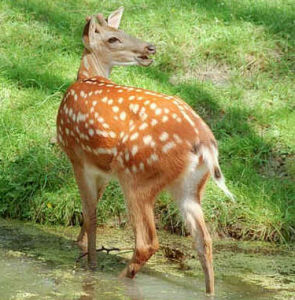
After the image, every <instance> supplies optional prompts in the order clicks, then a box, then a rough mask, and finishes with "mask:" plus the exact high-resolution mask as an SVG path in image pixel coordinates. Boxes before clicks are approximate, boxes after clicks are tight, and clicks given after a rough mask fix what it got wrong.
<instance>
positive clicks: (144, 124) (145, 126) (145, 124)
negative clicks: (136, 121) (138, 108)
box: [138, 123, 148, 130]
mask: <svg viewBox="0 0 295 300" xmlns="http://www.w3.org/2000/svg"><path fill="white" fill-rule="evenodd" d="M147 127H148V124H147V123H142V124H141V125H140V126H139V127H138V129H139V130H145V129H146V128H147Z"/></svg>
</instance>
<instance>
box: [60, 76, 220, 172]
mask: <svg viewBox="0 0 295 300" xmlns="http://www.w3.org/2000/svg"><path fill="white" fill-rule="evenodd" d="M57 136H58V141H59V143H60V144H61V145H62V147H63V149H64V151H65V152H66V153H67V154H68V156H69V157H70V159H72V160H75V159H76V160H77V159H78V160H79V159H80V160H85V161H89V162H91V164H93V163H94V164H95V165H96V166H97V167H98V168H99V169H101V170H103V171H105V172H112V173H120V172H125V173H126V174H138V173H140V172H141V173H144V174H145V176H153V175H152V174H161V173H163V172H166V173H169V172H171V174H172V173H174V171H173V170H175V172H176V171H177V172H178V173H179V170H180V169H181V168H184V167H185V165H186V161H187V158H188V153H191V152H194V151H196V149H197V147H198V146H199V145H200V144H210V143H211V144H212V143H213V144H215V143H216V142H215V139H214V136H213V134H212V132H211V131H210V129H209V128H208V126H207V125H206V124H205V123H204V122H203V121H202V119H201V118H200V117H199V116H198V115H197V114H196V113H195V112H194V111H193V110H192V109H191V108H190V107H189V106H188V105H187V104H186V103H185V102H184V101H182V100H181V99H179V98H177V97H172V96H167V95H164V94H159V93H155V92H151V91H148V90H145V89H139V88H133V87H127V86H121V85H117V84H115V83H112V82H110V81H109V80H107V79H105V78H101V77H94V78H91V79H87V80H84V81H77V82H76V83H74V84H73V85H72V86H70V88H69V89H68V91H67V92H66V94H65V96H64V99H63V101H62V103H61V105H60V108H59V112H58V118H57ZM171 176H172V175H171Z"/></svg>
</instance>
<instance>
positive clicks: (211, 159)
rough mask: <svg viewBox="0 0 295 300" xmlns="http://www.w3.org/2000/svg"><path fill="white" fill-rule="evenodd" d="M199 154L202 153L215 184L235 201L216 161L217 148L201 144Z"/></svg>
mask: <svg viewBox="0 0 295 300" xmlns="http://www.w3.org/2000/svg"><path fill="white" fill-rule="evenodd" d="M199 155H202V157H203V159H204V163H205V164H206V165H207V167H208V169H209V172H210V174H211V176H212V178H213V180H214V182H215V183H216V185H217V186H218V187H219V188H220V189H221V190H222V191H223V192H224V193H225V195H226V196H227V197H229V198H230V199H231V200H232V201H235V198H234V195H233V194H232V193H231V192H230V191H229V189H228V188H227V186H226V184H225V179H224V176H223V174H222V172H221V169H220V166H219V162H218V151H217V149H215V148H214V146H212V147H211V148H208V147H204V146H202V147H201V148H200V152H199Z"/></svg>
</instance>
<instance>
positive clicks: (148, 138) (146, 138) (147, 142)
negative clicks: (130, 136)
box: [143, 135, 153, 145]
mask: <svg viewBox="0 0 295 300" xmlns="http://www.w3.org/2000/svg"><path fill="white" fill-rule="evenodd" d="M152 140H153V138H152V136H151V135H146V136H144V137H143V142H144V143H145V144H146V145H149V144H150V142H151V141H152Z"/></svg>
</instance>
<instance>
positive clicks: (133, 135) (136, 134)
mask: <svg viewBox="0 0 295 300" xmlns="http://www.w3.org/2000/svg"><path fill="white" fill-rule="evenodd" d="M138 136H139V134H138V132H135V133H133V134H132V135H131V136H130V141H134V140H136V139H137V138H138Z"/></svg>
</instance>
